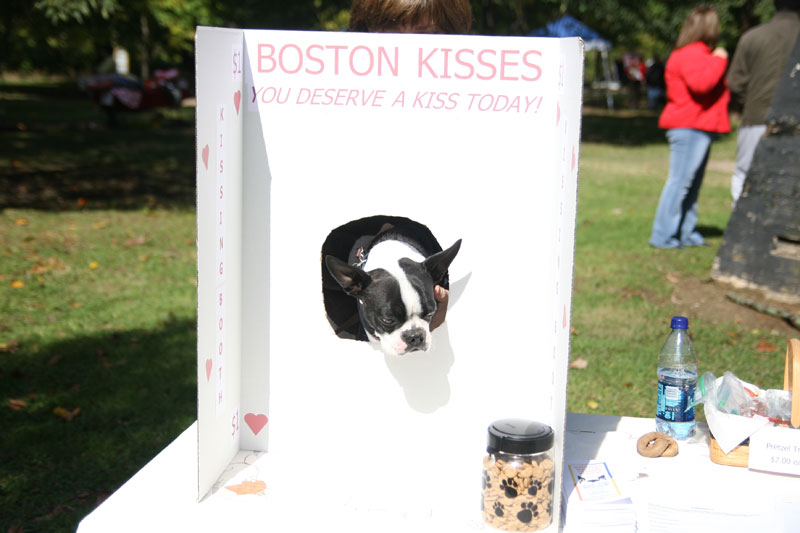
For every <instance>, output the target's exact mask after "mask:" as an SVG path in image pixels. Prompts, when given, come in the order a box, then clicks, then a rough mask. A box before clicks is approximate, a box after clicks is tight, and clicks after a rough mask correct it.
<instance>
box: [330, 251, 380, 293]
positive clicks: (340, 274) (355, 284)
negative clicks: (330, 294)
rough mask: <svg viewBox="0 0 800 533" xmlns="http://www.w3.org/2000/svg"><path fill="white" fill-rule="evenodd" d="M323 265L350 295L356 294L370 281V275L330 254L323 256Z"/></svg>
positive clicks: (362, 290)
mask: <svg viewBox="0 0 800 533" xmlns="http://www.w3.org/2000/svg"><path fill="white" fill-rule="evenodd" d="M325 266H327V267H328V272H330V273H331V276H333V279H335V280H336V283H338V284H339V286H340V287H341V288H342V289H344V292H346V293H347V294H349V295H350V296H358V295H359V294H361V293H362V292H364V289H366V288H367V286H369V284H370V283H371V282H372V278H371V277H370V275H369V274H368V273H366V272H364V271H363V270H361V269H360V268H357V267H354V266H352V265H348V264H347V263H345V262H344V261H342V260H341V259H338V258H336V257H333V256H332V255H326V256H325Z"/></svg>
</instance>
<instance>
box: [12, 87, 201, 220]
mask: <svg viewBox="0 0 800 533" xmlns="http://www.w3.org/2000/svg"><path fill="white" fill-rule="evenodd" d="M105 120H106V119H105V116H104V115H103V113H102V112H101V111H100V110H98V109H95V108H93V107H92V105H91V103H90V101H89V96H88V94H85V93H81V92H80V91H78V90H77V89H76V88H75V87H74V86H72V87H70V86H66V87H53V88H50V87H40V86H22V85H18V86H17V85H15V86H11V87H9V86H4V87H3V88H2V91H0V161H3V160H6V161H7V162H8V164H0V209H5V208H10V207H16V208H34V209H43V210H54V211H62V210H71V209H141V208H143V207H148V206H159V207H191V206H193V205H194V202H195V143H194V109H191V108H183V109H170V110H164V111H159V112H142V113H129V114H127V115H125V116H123V117H122V120H121V123H122V126H121V127H119V128H115V129H109V128H107V127H106V125H105Z"/></svg>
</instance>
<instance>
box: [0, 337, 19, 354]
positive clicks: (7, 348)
mask: <svg viewBox="0 0 800 533" xmlns="http://www.w3.org/2000/svg"><path fill="white" fill-rule="evenodd" d="M18 348H19V341H18V340H17V339H13V340H10V341H8V342H0V353H4V352H5V353H14V352H16V351H17V349H18Z"/></svg>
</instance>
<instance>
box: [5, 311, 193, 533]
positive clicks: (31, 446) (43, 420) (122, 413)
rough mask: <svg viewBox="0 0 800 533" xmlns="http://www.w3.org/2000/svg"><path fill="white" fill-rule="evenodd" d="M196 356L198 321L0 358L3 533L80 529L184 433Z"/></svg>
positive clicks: (16, 349) (22, 348) (9, 352)
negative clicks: (87, 517) (71, 415)
mask: <svg viewBox="0 0 800 533" xmlns="http://www.w3.org/2000/svg"><path fill="white" fill-rule="evenodd" d="M195 352H196V330H195V323H194V321H191V320H170V321H168V322H165V323H163V324H161V325H160V326H158V327H156V328H154V329H153V330H148V331H142V330H137V331H119V332H109V333H103V334H98V335H96V336H89V337H77V338H73V339H70V340H66V341H63V342H59V343H55V344H51V345H47V346H36V345H35V344H33V341H30V342H25V341H21V342H20V344H19V345H18V346H12V347H6V352H5V353H4V352H0V390H2V391H3V402H4V404H5V405H4V406H3V409H0V427H2V433H1V434H0V435H2V437H1V438H0V508H2V509H4V511H3V513H1V514H0V531H4V532H5V531H11V530H12V526H15V525H16V526H20V527H22V530H24V531H74V530H75V528H76V527H77V525H78V522H79V521H80V520H81V519H82V518H83V517H84V516H85V515H86V514H88V513H89V512H90V511H91V510H92V509H93V508H94V507H96V505H97V504H98V503H100V502H101V501H102V500H103V499H104V498H105V497H106V496H107V495H108V494H110V493H111V492H113V491H114V490H116V489H117V488H118V487H119V486H120V485H121V484H123V483H124V482H125V481H127V480H128V479H129V478H130V477H131V476H132V475H133V474H134V473H135V472H136V471H137V470H138V469H139V468H141V467H142V466H143V465H144V464H146V463H147V462H148V461H149V460H150V459H152V458H153V457H154V456H155V455H156V454H157V453H158V452H159V451H160V450H162V449H163V448H164V447H165V446H167V445H168V444H169V443H170V442H171V441H172V440H173V439H174V438H175V437H176V436H177V435H179V434H180V433H181V432H182V431H183V430H184V429H186V428H187V427H188V426H189V425H190V424H191V423H192V421H193V420H194V419H195V417H196V398H197V396H196V371H195V368H196V366H195V365H196V359H195ZM11 400H14V401H21V402H23V403H22V404H19V403H17V404H16V405H17V407H18V408H17V409H12V408H10V407H11V405H12V402H11ZM56 409H63V410H64V411H63V412H62V416H59V415H58V414H57V413H55V412H54V410H56ZM76 409H80V411H79V412H77V414H76V416H74V418H73V419H72V420H67V419H66V418H68V417H69V415H66V414H64V413H75V412H76V411H75V410H76ZM42 502H47V503H42ZM54 502H57V503H54Z"/></svg>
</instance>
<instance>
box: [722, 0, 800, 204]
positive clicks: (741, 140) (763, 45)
mask: <svg viewBox="0 0 800 533" xmlns="http://www.w3.org/2000/svg"><path fill="white" fill-rule="evenodd" d="M799 13H800V0H775V15H774V16H773V17H772V19H770V20H769V21H768V22H766V23H764V24H760V25H758V26H756V27H754V28H751V29H749V30H747V31H746V32H744V34H742V36H741V38H740V39H739V43H738V44H737V45H736V51H735V52H734V53H733V59H732V60H731V68H730V70H729V71H728V87H729V88H730V90H731V93H732V94H733V96H734V98H736V99H738V100H739V101H740V102H741V103H742V104H743V105H744V107H743V109H742V121H741V125H740V126H739V132H738V135H737V138H736V167H735V168H734V171H733V176H731V196H732V197H733V203H734V205H735V204H736V200H738V199H739V195H740V194H741V193H742V187H744V181H745V178H746V177H747V171H748V170H749V168H750V163H752V161H753V153H754V152H755V151H756V146H757V145H758V140H759V139H760V138H761V136H762V135H764V132H765V131H767V125H766V117H767V111H769V106H770V105H771V103H772V97H773V96H774V94H775V89H776V88H777V87H778V80H779V79H780V77H781V75H782V74H783V71H784V69H785V68H786V62H787V60H788V58H789V54H790V53H791V51H792V47H793V46H794V44H795V41H796V40H797V36H798V33H800V14H799Z"/></svg>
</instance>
